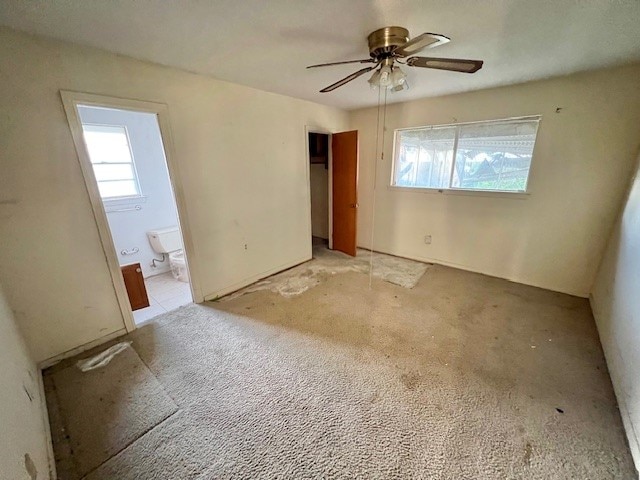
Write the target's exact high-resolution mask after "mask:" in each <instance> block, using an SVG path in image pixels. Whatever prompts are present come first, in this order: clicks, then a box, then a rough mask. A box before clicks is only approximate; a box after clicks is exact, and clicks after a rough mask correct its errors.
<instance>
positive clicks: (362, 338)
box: [45, 265, 636, 480]
mask: <svg viewBox="0 0 640 480" xmlns="http://www.w3.org/2000/svg"><path fill="white" fill-rule="evenodd" d="M124 339H125V340H130V341H132V342H133V343H132V347H133V349H135V352H137V354H138V355H139V357H140V359H141V360H142V362H143V363H144V364H145V365H146V366H147V367H148V369H149V371H150V372H151V373H152V374H153V375H154V376H155V377H156V379H157V381H158V382H159V384H160V385H161V387H162V389H161V390H159V389H157V388H155V387H154V388H153V389H151V391H152V392H155V395H159V396H160V397H161V398H165V396H164V395H165V393H166V396H167V397H169V398H170V399H172V401H173V402H175V404H176V405H177V406H178V407H179V410H178V411H177V412H176V413H175V414H173V415H170V416H168V418H166V419H165V420H164V421H160V422H158V421H157V420H158V419H160V418H162V417H165V416H166V415H167V414H168V412H170V411H172V409H173V407H172V405H171V403H169V401H168V400H166V399H165V400H161V401H160V402H158V401H157V399H154V398H150V397H151V396H153V395H150V394H149V393H145V392H149V390H148V388H149V386H148V385H149V380H148V377H147V376H146V375H131V374H130V373H128V372H129V371H130V368H124V369H123V368H122V365H120V366H119V365H118V363H117V362H118V357H116V358H115V359H114V360H113V361H112V362H111V363H110V364H109V365H107V366H106V367H104V371H105V372H106V373H105V374H104V376H103V379H102V381H101V382H93V381H92V379H91V377H88V376H86V374H82V373H80V372H79V371H77V372H76V371H73V372H72V373H71V372H68V373H67V375H70V376H71V377H72V378H73V382H71V381H70V380H67V381H66V382H56V385H55V391H52V389H51V385H48V386H47V391H46V393H47V398H48V399H49V398H50V397H52V396H53V397H54V398H58V399H59V400H58V405H57V406H55V405H52V407H50V408H51V410H50V416H51V424H52V429H53V430H54V432H55V431H60V430H61V429H64V430H66V431H67V432H68V433H69V435H70V437H74V436H75V435H77V433H75V432H77V431H81V432H84V435H89V434H91V435H93V436H95V437H96V438H95V439H92V440H91V441H92V442H94V444H95V445H96V446H95V449H96V451H95V452H87V453H86V455H88V457H87V458H96V461H95V462H93V463H92V465H93V464H95V463H97V461H98V460H97V457H99V458H104V454H105V453H106V454H108V452H105V451H104V449H103V446H104V445H105V444H113V445H116V443H117V446H118V447H121V446H123V445H127V444H128V446H126V447H125V448H124V449H122V450H119V451H118V453H115V454H113V455H112V456H111V457H110V458H109V459H108V460H106V461H105V462H104V463H102V464H101V465H100V466H98V467H97V468H95V469H94V470H92V471H91V472H90V473H89V474H88V475H87V476H86V477H85V478H86V480H106V479H109V480H113V479H118V480H129V479H136V480H145V479H159V478H162V479H165V478H166V479H198V480H206V479H212V478H215V479H235V478H251V479H271V478H291V479H294V478H295V479H312V478H332V479H352V478H363V479H405V478H416V479H418V478H425V479H462V478H474V479H475V478H477V479H496V478H505V479H527V480H529V479H533V480H536V479H540V480H542V479H545V480H549V479H558V480H560V479H567V478H576V479H609V478H611V479H613V478H616V479H618V478H620V479H627V478H629V479H630V478H636V472H635V468H634V466H633V462H632V459H631V455H630V452H629V449H628V447H627V445H626V439H625V435H624V431H623V427H622V422H621V419H620V413H619V411H618V409H617V406H616V401H615V397H614V394H613V389H612V386H611V382H610V379H609V376H608V373H607V368H606V364H605V361H604V357H603V354H602V350H601V349H600V344H599V341H598V335H597V332H596V329H595V324H594V321H593V317H592V316H591V311H590V309H589V303H588V301H587V300H585V299H582V298H576V297H571V296H568V295H563V294H559V293H554V292H549V291H545V290H541V289H537V288H533V287H527V286H523V285H518V284H515V283H511V282H508V281H505V280H500V279H495V278H490V277H486V276H483V275H478V274H473V273H469V272H463V271H459V270H455V269H451V268H446V267H442V266H438V265H433V266H430V267H429V273H428V274H427V275H424V276H423V277H422V278H421V279H420V280H419V281H418V284H417V285H416V286H415V287H414V288H413V289H407V288H403V287H399V286H397V285H394V284H391V283H388V282H383V281H380V280H378V279H376V278H374V279H373V282H372V285H371V288H369V277H368V275H366V274H364V273H358V272H353V271H348V272H346V273H339V274H335V275H330V276H329V277H328V278H327V280H326V281H324V282H321V283H320V284H319V285H317V286H316V287H315V288H312V289H309V290H307V291H306V292H304V293H302V294H300V295H295V296H291V297H288V298H285V297H282V296H281V295H280V294H277V293H274V292H271V291H266V290H263V291H258V292H253V293H250V294H246V295H243V296H240V297H237V298H235V299H232V300H228V301H226V302H207V303H206V304H205V305H188V306H186V307H181V308H179V309H178V310H175V311H173V312H170V313H167V314H164V315H161V316H159V317H157V318H156V319H155V320H153V321H152V322H151V323H149V324H147V325H145V326H144V327H142V328H140V329H138V330H136V331H135V332H133V333H132V334H129V335H127V336H126V337H125V338H124ZM122 340H123V339H118V340H117V341H122ZM107 346H108V345H105V346H102V347H100V348H99V349H96V350H95V351H94V352H90V353H87V354H85V355H82V358H84V357H86V356H89V355H91V354H93V353H95V352H97V351H101V350H104V349H105V348H106V347H107ZM128 350H130V349H128ZM130 351H131V353H134V352H133V350H130ZM125 352H126V351H125ZM123 354H124V352H123ZM75 360H77V359H73V360H69V361H66V362H63V364H61V365H58V366H56V367H53V368H52V369H51V370H49V371H47V372H46V375H45V377H46V378H47V377H49V378H50V377H51V376H52V375H55V372H57V371H64V369H65V367H67V366H72V367H71V368H76V367H75V366H73V363H74V362H75ZM122 360H126V359H122ZM134 363H135V362H134ZM90 373H91V372H90ZM76 381H77V382H78V383H75V382H76ZM96 383H100V384H99V385H96ZM95 388H99V389H100V391H101V392H103V393H104V396H103V397H102V398H104V399H109V400H110V401H112V402H113V403H112V405H113V407H112V408H111V410H109V412H110V413H108V414H107V413H104V412H100V408H98V407H94V405H99V402H96V401H95V400H96V398H95V396H92V398H93V399H92V401H91V402H89V403H86V400H81V399H83V398H86V394H87V393H86V392H90V391H92V390H93V389H95ZM163 392H164V393H163ZM131 402H134V403H135V404H136V405H142V404H144V405H145V406H146V408H145V409H144V410H137V411H138V412H139V414H140V415H142V416H151V415H153V419H152V421H148V422H146V423H145V428H142V427H141V426H140V424H139V423H136V421H135V419H134V418H131V416H130V412H131V410H130V405H131ZM88 405H91V408H88ZM163 405H166V406H163ZM78 409H79V410H78ZM59 411H62V412H64V415H59ZM92 417H96V418H92ZM65 422H77V424H78V425H77V426H75V427H73V428H72V429H71V430H69V429H68V428H67V425H66V423H65ZM152 424H157V425H156V426H155V427H154V428H151V429H150V430H148V429H147V428H146V427H148V426H150V425H152ZM64 430H63V431H64ZM145 432H146V433H145ZM118 438H120V439H123V440H122V441H118V442H114V439H118ZM132 438H137V439H135V440H134V441H133V442H131V443H130V440H131V439H132ZM71 440H73V438H72V439H71ZM59 448H60V444H56V457H57V459H58V461H60V452H59ZM115 450H117V448H114V449H112V450H110V451H115ZM77 454H78V452H76V450H74V451H73V452H72V453H71V454H70V455H71V457H72V458H73V457H75V456H76V455H77ZM94 455H95V456H96V457H94ZM62 478H64V477H62Z"/></svg>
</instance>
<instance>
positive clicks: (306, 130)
mask: <svg viewBox="0 0 640 480" xmlns="http://www.w3.org/2000/svg"><path fill="white" fill-rule="evenodd" d="M310 133H322V134H324V135H327V136H328V137H329V146H328V150H329V151H328V170H327V176H328V179H327V189H328V191H327V195H328V199H329V202H328V205H327V210H328V212H327V216H328V229H329V238H328V240H329V249H333V215H332V212H333V188H332V187H333V152H332V149H331V135H332V134H333V133H335V132H332V131H330V130H327V129H326V128H321V127H313V126H310V125H305V127H304V146H305V152H306V154H305V158H306V159H307V198H308V204H309V209H308V213H309V215H308V218H309V243H310V244H311V243H312V242H313V224H312V222H311V152H309V134H310Z"/></svg>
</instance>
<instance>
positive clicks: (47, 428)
mask: <svg viewBox="0 0 640 480" xmlns="http://www.w3.org/2000/svg"><path fill="white" fill-rule="evenodd" d="M38 390H39V391H40V409H41V412H42V417H43V418H42V421H43V423H44V434H45V437H46V440H47V461H48V463H49V480H57V479H58V472H57V470H56V457H55V454H54V453H53V437H52V436H51V425H50V424H49V409H48V408H47V398H46V394H45V391H44V380H43V378H42V370H41V369H38Z"/></svg>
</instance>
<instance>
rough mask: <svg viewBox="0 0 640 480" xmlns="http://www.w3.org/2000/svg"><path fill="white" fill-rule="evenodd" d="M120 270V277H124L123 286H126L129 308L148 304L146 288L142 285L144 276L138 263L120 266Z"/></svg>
mask: <svg viewBox="0 0 640 480" xmlns="http://www.w3.org/2000/svg"><path fill="white" fill-rule="evenodd" d="M120 269H121V270H122V278H124V286H125V287H126V288H127V295H129V302H130V303H131V310H140V309H141V308H144V307H148V306H149V297H148V296H147V289H146V287H145V286H144V277H143V276H142V269H141V268H140V264H139V263H133V264H131V265H125V266H124V267H121V268H120Z"/></svg>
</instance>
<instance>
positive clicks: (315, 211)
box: [308, 132, 331, 247]
mask: <svg viewBox="0 0 640 480" xmlns="http://www.w3.org/2000/svg"><path fill="white" fill-rule="evenodd" d="M308 142H309V143H308V145H309V152H308V153H309V184H310V191H311V244H312V245H313V246H314V247H315V246H317V245H324V246H326V247H329V239H330V228H329V223H330V218H331V216H330V214H329V212H330V211H331V210H330V208H329V199H330V193H329V178H330V177H329V144H330V134H328V133H320V132H309V133H308Z"/></svg>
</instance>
